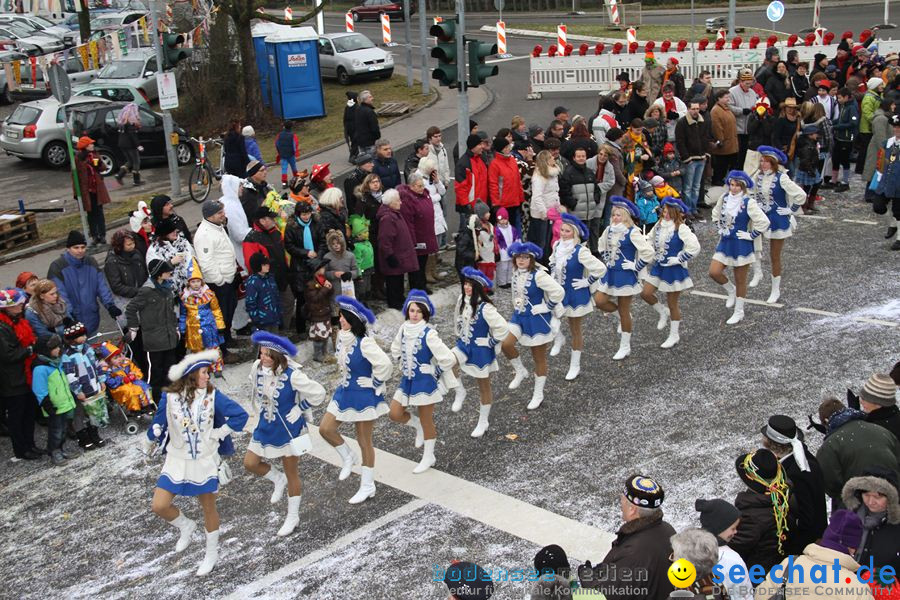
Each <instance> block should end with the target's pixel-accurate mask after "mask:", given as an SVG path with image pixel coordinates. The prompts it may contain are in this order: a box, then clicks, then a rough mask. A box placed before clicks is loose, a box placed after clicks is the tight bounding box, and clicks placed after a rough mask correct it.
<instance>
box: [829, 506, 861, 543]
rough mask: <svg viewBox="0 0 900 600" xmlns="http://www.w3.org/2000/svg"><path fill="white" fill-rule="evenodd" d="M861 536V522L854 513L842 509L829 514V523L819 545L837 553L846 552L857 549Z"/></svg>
mask: <svg viewBox="0 0 900 600" xmlns="http://www.w3.org/2000/svg"><path fill="white" fill-rule="evenodd" d="M862 536H863V524H862V521H860V519H859V517H858V516H856V513H854V512H852V511H849V510H847V509H844V508H842V509H840V510H836V511H834V512H833V513H831V522H829V523H828V528H827V529H825V533H823V534H822V541H821V542H819V545H820V546H823V547H825V548H829V549H831V550H836V551H837V552H847V550H848V549H849V548H859V543H860V541H862Z"/></svg>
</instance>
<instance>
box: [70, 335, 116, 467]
mask: <svg viewBox="0 0 900 600" xmlns="http://www.w3.org/2000/svg"><path fill="white" fill-rule="evenodd" d="M63 340H64V341H65V347H64V348H63V353H62V368H63V372H64V373H65V374H66V380H67V381H68V382H69V389H70V390H71V391H72V395H73V396H75V399H76V401H77V402H76V403H75V415H74V421H75V422H74V425H75V435H76V436H77V437H78V445H79V446H81V447H82V448H84V449H85V450H94V449H95V448H101V447H103V446H105V445H106V441H105V440H103V439H101V438H100V433H99V431H98V430H97V428H98V427H105V426H106V425H108V424H109V411H108V410H107V408H106V374H105V373H104V372H103V370H102V369H101V368H100V363H99V361H98V360H97V355H96V354H94V349H93V348H91V346H90V345H89V344H88V343H87V329H86V328H85V326H84V324H82V323H78V322H75V323H70V324H69V325H68V326H67V327H66V329H65V332H64V333H63ZM85 416H87V420H88V422H87V423H85Z"/></svg>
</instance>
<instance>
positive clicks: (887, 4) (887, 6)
mask: <svg viewBox="0 0 900 600" xmlns="http://www.w3.org/2000/svg"><path fill="white" fill-rule="evenodd" d="M890 13H891V0H884V23H882V24H880V25H878V26H877V27H878V29H896V28H897V26H896V25H895V24H893V23H891V14H890Z"/></svg>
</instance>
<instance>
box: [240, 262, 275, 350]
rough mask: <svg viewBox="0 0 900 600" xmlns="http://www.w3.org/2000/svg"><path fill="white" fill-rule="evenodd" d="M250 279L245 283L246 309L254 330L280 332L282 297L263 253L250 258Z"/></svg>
mask: <svg viewBox="0 0 900 600" xmlns="http://www.w3.org/2000/svg"><path fill="white" fill-rule="evenodd" d="M248 266H249V267H250V273H251V275H250V277H249V278H247V281H246V282H245V283H244V287H245V289H246V290H247V295H246V297H245V298H244V307H245V308H246V309H247V316H248V317H250V322H251V323H252V324H253V330H254V331H258V330H260V329H264V330H266V331H270V332H272V333H277V332H278V326H279V324H280V323H281V296H279V294H278V284H277V283H275V277H274V276H273V275H272V274H271V273H269V269H270V268H271V265H270V264H269V258H268V257H267V256H266V255H265V254H263V253H262V252H257V253H256V254H254V255H253V256H251V257H250V264H249V265H248Z"/></svg>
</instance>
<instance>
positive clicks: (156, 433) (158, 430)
mask: <svg viewBox="0 0 900 600" xmlns="http://www.w3.org/2000/svg"><path fill="white" fill-rule="evenodd" d="M150 431H152V432H153V437H154V438H155V439H157V440H158V439H159V438H160V436H161V435H162V425H160V424H159V423H154V424H153V427H151V428H150Z"/></svg>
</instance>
